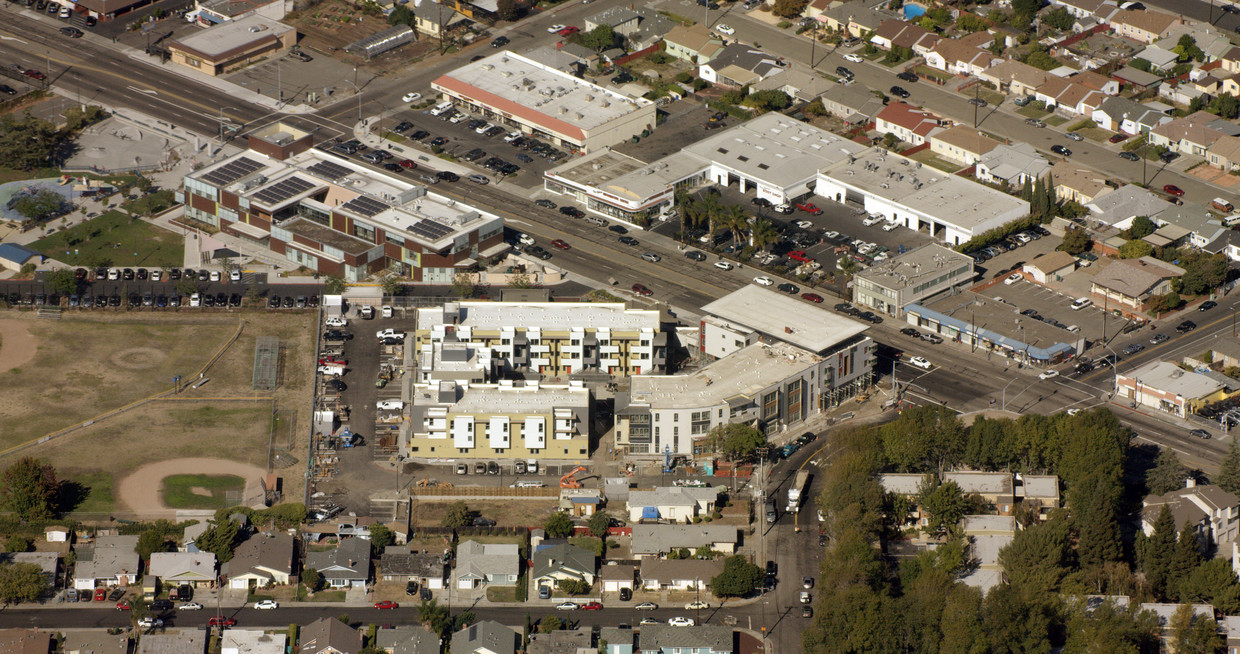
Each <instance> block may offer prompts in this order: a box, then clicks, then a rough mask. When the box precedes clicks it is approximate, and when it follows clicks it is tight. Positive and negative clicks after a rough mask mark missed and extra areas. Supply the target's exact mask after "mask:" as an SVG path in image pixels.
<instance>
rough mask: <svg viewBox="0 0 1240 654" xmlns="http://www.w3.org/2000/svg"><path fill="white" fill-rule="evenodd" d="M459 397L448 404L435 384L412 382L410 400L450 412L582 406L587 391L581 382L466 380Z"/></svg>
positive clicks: (542, 410)
mask: <svg viewBox="0 0 1240 654" xmlns="http://www.w3.org/2000/svg"><path fill="white" fill-rule="evenodd" d="M457 393H458V397H459V399H457V401H456V402H454V403H452V404H444V403H441V402H440V401H439V399H438V397H439V384H438V383H434V384H416V385H415V386H414V389H413V403H414V404H415V405H418V406H447V407H449V410H450V411H451V412H453V413H495V414H502V413H545V412H550V411H551V410H552V409H585V408H588V407H589V405H590V391H589V390H588V389H586V388H585V387H584V386H581V387H573V386H558V385H557V386H548V385H543V384H540V385H537V386H532V385H527V386H501V385H497V384H470V385H469V387H468V388H465V389H458V391H457Z"/></svg>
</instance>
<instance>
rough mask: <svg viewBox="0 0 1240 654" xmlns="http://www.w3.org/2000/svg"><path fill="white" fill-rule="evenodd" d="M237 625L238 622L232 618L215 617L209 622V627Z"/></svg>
mask: <svg viewBox="0 0 1240 654" xmlns="http://www.w3.org/2000/svg"><path fill="white" fill-rule="evenodd" d="M236 625H237V621H236V620H233V619H232V618H225V617H221V616H218V615H217V616H215V617H214V618H211V619H210V620H207V626H208V627H234V626H236Z"/></svg>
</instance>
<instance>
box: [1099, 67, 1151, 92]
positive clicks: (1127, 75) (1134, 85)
mask: <svg viewBox="0 0 1240 654" xmlns="http://www.w3.org/2000/svg"><path fill="white" fill-rule="evenodd" d="M1111 77H1113V78H1115V79H1117V80H1119V81H1120V82H1121V83H1123V84H1126V85H1127V86H1128V87H1129V88H1131V89H1133V90H1134V91H1148V90H1149V89H1152V88H1155V87H1157V86H1158V85H1159V84H1162V78H1161V77H1159V76H1158V75H1155V74H1154V73H1147V72H1145V71H1143V70H1141V69H1139V68H1133V67H1132V66H1124V67H1123V68H1121V69H1119V70H1117V71H1115V72H1114V73H1111Z"/></svg>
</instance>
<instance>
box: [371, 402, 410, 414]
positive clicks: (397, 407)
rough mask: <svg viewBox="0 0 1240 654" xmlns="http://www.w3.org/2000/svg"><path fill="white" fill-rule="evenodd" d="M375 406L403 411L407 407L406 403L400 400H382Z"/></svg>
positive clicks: (384, 409) (383, 409)
mask: <svg viewBox="0 0 1240 654" xmlns="http://www.w3.org/2000/svg"><path fill="white" fill-rule="evenodd" d="M375 408H377V409H379V410H380V411H402V410H404V408H405V403H404V402H402V401H400V400H380V401H379V403H378V404H376V405H375Z"/></svg>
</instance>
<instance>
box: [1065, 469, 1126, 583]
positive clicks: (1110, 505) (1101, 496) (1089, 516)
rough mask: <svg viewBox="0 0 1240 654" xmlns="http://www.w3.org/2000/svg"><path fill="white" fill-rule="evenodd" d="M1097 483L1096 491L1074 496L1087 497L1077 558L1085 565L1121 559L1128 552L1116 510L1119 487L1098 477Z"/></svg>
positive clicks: (1079, 523) (1078, 522)
mask: <svg viewBox="0 0 1240 654" xmlns="http://www.w3.org/2000/svg"><path fill="white" fill-rule="evenodd" d="M1093 486H1094V487H1093V488H1092V489H1091V491H1092V492H1088V493H1084V492H1077V493H1075V494H1074V496H1073V499H1074V500H1076V499H1078V498H1082V497H1084V498H1085V499H1084V500H1082V503H1083V504H1084V507H1083V508H1081V509H1078V511H1079V519H1077V520H1076V529H1077V547H1076V550H1077V557H1078V558H1079V559H1080V560H1081V565H1083V566H1092V565H1102V564H1104V563H1108V562H1112V561H1119V560H1121V559H1122V557H1123V553H1124V552H1123V546H1122V544H1121V543H1120V534H1119V519H1118V517H1117V514H1116V511H1115V506H1116V501H1117V496H1118V489H1117V488H1112V487H1111V486H1110V485H1109V484H1106V483H1105V482H1102V481H1098V480H1094V482H1093ZM1074 504H1075V503H1074ZM1074 508H1075V507H1074Z"/></svg>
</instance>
